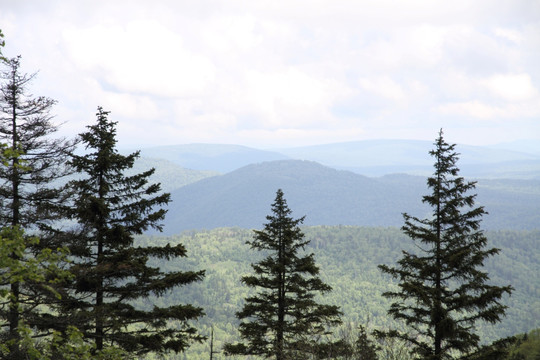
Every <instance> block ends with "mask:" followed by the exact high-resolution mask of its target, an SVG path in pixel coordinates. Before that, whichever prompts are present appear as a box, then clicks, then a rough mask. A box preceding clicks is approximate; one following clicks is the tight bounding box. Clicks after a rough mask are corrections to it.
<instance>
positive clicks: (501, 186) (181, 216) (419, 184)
mask: <svg viewBox="0 0 540 360" xmlns="http://www.w3.org/2000/svg"><path fill="white" fill-rule="evenodd" d="M278 188H281V189H282V190H283V191H284V193H285V198H286V199H287V201H288V203H289V206H290V207H291V209H292V210H293V211H294V215H295V216H296V217H300V216H303V215H306V220H305V225H356V226H401V225H402V223H403V218H402V215H401V214H402V213H403V212H407V213H409V214H412V215H414V216H418V217H426V216H428V215H429V209H428V208H426V207H425V206H424V205H423V204H422V203H421V199H422V196H423V195H424V194H426V192H427V187H426V185H425V178H424V177H421V176H411V175H403V174H402V175H388V176H383V177H379V178H370V177H366V176H362V175H359V174H356V173H353V172H350V171H344V170H336V169H333V168H330V167H327V166H323V165H321V164H318V163H315V162H311V161H300V160H283V161H270V162H264V163H259V164H252V165H248V166H245V167H243V168H240V169H238V170H235V171H232V172H230V173H227V174H224V175H220V176H214V177H209V178H205V179H202V180H200V181H197V182H195V183H191V184H188V185H186V186H183V187H181V188H179V189H177V190H175V191H173V192H172V193H171V196H172V200H173V201H172V203H171V204H170V205H169V212H168V215H167V217H166V219H165V233H166V234H176V233H179V232H181V231H183V230H187V229H212V228H217V227H225V226H238V227H243V228H259V227H260V226H261V225H262V223H263V222H264V221H265V217H266V215H267V214H268V211H269V209H270V204H271V202H272V200H273V199H274V196H275V192H276V190H277V189H278ZM539 189H540V180H515V179H514V180H481V181H480V182H479V183H478V184H477V193H478V198H477V204H478V205H483V206H485V207H486V210H487V211H488V212H489V215H487V216H485V217H484V221H483V225H484V227H485V228H487V229H516V230H517V229H535V228H539V226H540V225H539V224H540V190H539Z"/></svg>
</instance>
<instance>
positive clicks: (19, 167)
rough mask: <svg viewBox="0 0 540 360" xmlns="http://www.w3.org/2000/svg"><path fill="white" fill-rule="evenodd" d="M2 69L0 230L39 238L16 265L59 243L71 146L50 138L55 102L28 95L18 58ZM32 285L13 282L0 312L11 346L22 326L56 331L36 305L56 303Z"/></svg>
mask: <svg viewBox="0 0 540 360" xmlns="http://www.w3.org/2000/svg"><path fill="white" fill-rule="evenodd" d="M2 65H3V66H4V69H3V70H2V72H1V74H0V80H1V84H0V142H1V143H3V144H4V145H5V146H6V148H5V151H6V152H5V153H6V154H8V156H7V158H5V159H4V161H3V166H0V204H1V206H0V228H2V229H7V228H17V229H20V230H22V231H23V232H29V231H33V232H34V233H36V231H37V230H39V237H40V242H39V243H37V242H36V243H32V244H33V245H32V246H31V247H29V248H25V252H26V253H25V254H20V253H15V252H14V253H13V254H11V256H12V258H13V260H14V261H15V262H16V261H18V260H22V259H23V257H25V256H27V255H28V254H27V253H28V252H34V253H35V254H38V253H39V252H41V250H43V249H46V248H48V247H51V243H52V241H53V240H57V239H58V237H57V236H56V234H57V232H56V231H53V228H52V225H53V224H54V223H55V222H57V221H58V220H61V219H63V218H64V215H65V207H64V204H65V203H66V199H67V198H68V197H69V192H68V191H67V188H66V186H62V185H60V184H61V180H62V178H63V177H64V176H66V175H68V173H69V167H66V162H67V159H68V156H69V154H70V152H71V151H72V150H73V147H74V145H75V143H74V142H71V141H66V140H65V139H63V138H52V137H51V136H52V135H53V134H54V133H55V132H56V131H57V130H58V127H57V126H55V125H54V124H53V123H52V115H51V114H50V111H51V108H52V106H53V105H54V104H55V101H54V100H52V99H50V98H47V97H44V96H40V97H35V96H33V95H31V94H29V93H28V87H29V85H30V83H31V81H32V79H34V77H35V76H36V74H31V75H27V74H22V73H21V71H20V57H16V58H12V59H5V58H2ZM64 183H65V181H64ZM57 244H58V243H57ZM55 248H56V246H55V247H53V249H55ZM34 285H35V284H32V282H27V281H25V282H20V281H12V282H11V283H10V294H11V296H10V299H11V301H12V303H11V304H10V306H9V307H8V309H5V308H0V318H4V319H7V320H8V321H7V323H8V324H7V326H6V330H7V331H8V333H9V336H8V339H9V341H10V342H11V343H16V342H17V341H18V339H20V335H19V333H20V331H19V330H20V329H19V327H18V326H19V322H20V321H25V322H26V323H27V324H28V325H29V326H30V327H31V328H33V329H35V330H38V331H44V332H45V333H47V332H48V331H49V329H50V327H51V326H53V325H54V320H53V321H51V320H52V317H51V316H42V315H41V313H40V312H38V311H37V309H38V305H42V306H45V305H48V302H49V301H52V302H55V301H56V299H55V298H51V299H48V300H45V298H44V297H42V295H45V296H46V295H47V292H46V293H42V294H40V291H41V288H40V286H39V285H37V286H34ZM36 299H40V301H41V303H39V304H38V303H36V302H34V303H33V304H32V301H37V300H36ZM22 301H24V302H25V303H26V304H27V305H28V306H27V310H28V309H34V311H24V314H23V312H22V310H21V308H20V307H19V306H18V305H17V304H21V303H22ZM44 301H45V303H44ZM23 316H24V317H25V318H23Z"/></svg>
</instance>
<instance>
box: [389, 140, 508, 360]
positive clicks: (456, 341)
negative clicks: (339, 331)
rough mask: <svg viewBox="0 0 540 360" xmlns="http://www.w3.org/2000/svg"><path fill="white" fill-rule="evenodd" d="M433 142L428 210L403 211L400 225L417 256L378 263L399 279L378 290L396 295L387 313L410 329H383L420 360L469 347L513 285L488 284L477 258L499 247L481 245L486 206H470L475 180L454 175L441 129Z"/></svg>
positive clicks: (497, 315) (453, 157)
mask: <svg viewBox="0 0 540 360" xmlns="http://www.w3.org/2000/svg"><path fill="white" fill-rule="evenodd" d="M434 145H435V149H434V150H432V151H430V154H431V155H432V156H433V157H434V158H435V165H434V167H435V172H434V175H433V176H432V177H429V178H428V181H427V185H428V187H429V188H430V189H431V194H429V195H426V196H424V197H423V202H424V203H427V204H428V205H429V206H430V207H431V208H432V215H431V217H430V218H427V219H419V218H416V217H413V216H410V215H408V214H406V213H405V214H404V215H403V216H404V220H405V225H404V226H403V227H402V230H403V231H404V232H405V234H407V235H408V236H409V237H410V238H411V239H412V240H413V241H415V242H416V243H417V245H418V249H419V254H413V253H409V252H405V251H404V252H403V257H402V258H401V259H400V260H399V261H398V266H397V267H390V266H387V265H380V266H379V267H380V269H381V270H382V271H383V272H384V273H387V274H390V275H391V276H392V277H394V278H395V279H398V280H399V290H398V291H389V292H386V293H384V294H383V296H385V297H387V298H390V299H394V300H395V302H394V303H392V305H391V307H390V309H389V311H388V313H389V314H390V315H391V316H392V317H393V318H395V319H397V320H403V321H405V323H406V324H407V326H408V327H409V328H410V331H409V332H406V333H403V332H397V331H389V332H387V333H386V334H382V335H388V336H391V337H397V338H401V339H404V340H406V341H408V342H409V343H410V344H412V351H413V352H414V353H415V354H416V355H417V356H419V357H420V358H422V359H433V360H435V359H436V360H440V359H449V358H452V354H456V353H461V354H466V353H468V352H470V351H471V350H474V349H475V348H476V347H477V346H478V343H479V337H478V335H477V334H476V333H475V332H474V324H475V323H476V322H477V321H487V322H489V323H496V322H498V321H500V319H501V317H502V316H503V315H504V313H505V309H506V306H504V305H502V304H501V303H500V300H501V298H502V296H503V295H504V294H505V293H507V294H510V293H511V291H512V288H511V287H510V286H503V287H499V286H492V285H489V284H487V281H488V280H489V277H488V274H487V273H485V272H483V271H482V266H483V263H484V261H485V260H486V258H488V257H490V256H493V255H495V254H497V253H498V252H499V250H498V249H496V248H491V249H486V246H487V238H486V237H485V235H484V233H483V232H482V230H480V222H481V218H482V216H483V215H484V214H486V212H485V210H484V208H483V207H482V206H479V207H475V198H476V194H469V192H470V191H471V190H473V189H474V188H475V185H476V183H475V182H466V181H465V180H464V179H463V178H462V177H460V176H458V174H459V169H458V168H457V167H456V163H457V160H458V154H457V153H456V152H455V151H454V148H455V144H454V145H449V144H447V143H446V142H445V141H444V139H443V133H442V130H441V131H440V133H439V137H438V139H437V140H436V142H435V144H434Z"/></svg>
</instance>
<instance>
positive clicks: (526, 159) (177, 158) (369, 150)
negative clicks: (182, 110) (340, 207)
mask: <svg viewBox="0 0 540 360" xmlns="http://www.w3.org/2000/svg"><path fill="white" fill-rule="evenodd" d="M432 148H433V144H432V142H430V141H416V140H365V141H353V142H343V143H335V144H325V145H315V146H304V147H293V148H283V149H275V150H273V151H269V150H259V149H254V148H250V147H245V146H239V145H223V144H187V145H171V146H159V147H152V148H145V149H142V150H141V154H142V156H143V157H149V158H156V159H157V158H161V159H165V160H168V161H170V162H171V163H174V164H176V165H180V166H182V167H184V168H188V169H194V170H211V171H215V172H220V173H226V172H230V171H233V170H236V169H239V168H241V167H243V166H246V165H249V164H254V163H260V162H264V161H274V160H287V159H296V160H309V161H316V162H318V163H321V164H323V165H326V166H329V167H333V168H336V169H340V170H350V171H353V172H355V173H357V174H361V175H366V176H382V175H387V174H394V173H406V174H411V175H423V176H427V175H429V174H431V172H432V158H431V157H430V156H429V151H430V150H431V149H432ZM537 148H538V146H535V143H534V142H532V141H531V142H516V143H508V144H501V145H499V146H491V147H485V146H469V145H458V146H457V149H456V150H457V151H458V152H459V153H460V154H461V155H460V166H461V170H462V174H463V175H464V176H467V177H470V178H516V179H519V178H521V179H534V178H536V179H540V150H538V151H537ZM526 150H528V151H529V152H527V151H526Z"/></svg>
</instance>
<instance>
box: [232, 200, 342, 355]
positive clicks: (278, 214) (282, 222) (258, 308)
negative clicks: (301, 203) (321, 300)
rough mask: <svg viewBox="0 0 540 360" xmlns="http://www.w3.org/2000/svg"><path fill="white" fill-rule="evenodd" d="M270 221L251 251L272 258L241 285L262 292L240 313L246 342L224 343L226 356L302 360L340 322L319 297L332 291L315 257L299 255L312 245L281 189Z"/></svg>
mask: <svg viewBox="0 0 540 360" xmlns="http://www.w3.org/2000/svg"><path fill="white" fill-rule="evenodd" d="M272 212H273V215H269V216H267V217H266V219H267V220H268V222H267V223H266V224H265V225H264V230H261V231H258V230H257V231H255V235H254V237H253V240H252V241H248V242H247V243H248V244H249V245H250V246H251V248H253V249H256V250H259V251H263V252H265V253H267V254H268V256H267V257H266V258H264V259H263V260H262V261H260V262H258V263H255V264H252V268H253V270H254V272H255V274H254V275H249V276H244V277H243V278H242V282H243V283H244V284H246V285H247V286H249V287H252V288H255V289H257V290H258V293H257V294H256V295H255V296H252V297H248V298H247V299H246V303H245V305H244V307H243V309H242V310H241V311H240V312H238V313H237V317H238V318H239V319H240V320H245V321H244V322H242V323H241V324H240V326H239V331H240V335H241V337H242V338H243V339H244V340H245V342H244V343H239V344H226V345H225V353H226V354H228V355H233V354H242V355H261V356H264V357H266V358H270V357H275V359H276V360H285V359H303V358H306V357H307V356H308V354H310V353H313V352H316V351H317V350H316V349H317V346H316V340H317V339H318V338H319V337H320V335H322V334H326V333H327V326H328V325H335V324H339V323H340V322H341V320H340V315H341V312H340V311H339V309H338V307H337V306H330V305H321V304H318V303H317V302H316V301H315V294H316V293H326V292H329V291H331V287H330V286H329V285H327V284H325V283H323V282H322V281H321V279H320V278H319V277H318V274H319V268H318V267H317V266H316V265H315V260H314V254H310V255H306V256H301V255H300V254H299V251H300V250H303V249H304V248H305V246H306V245H307V244H308V243H309V241H308V240H304V234H303V233H302V231H301V229H300V228H299V224H301V223H302V222H303V220H304V218H303V217H302V218H300V219H293V218H292V217H291V210H290V209H289V207H288V206H287V202H286V200H285V198H284V197H283V192H282V191H281V190H278V191H277V195H276V199H275V201H274V203H273V204H272Z"/></svg>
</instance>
